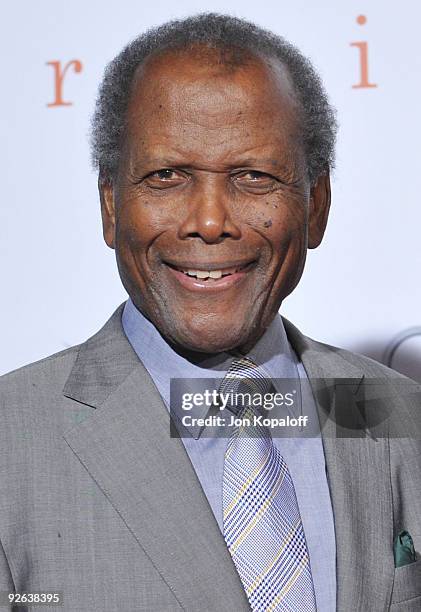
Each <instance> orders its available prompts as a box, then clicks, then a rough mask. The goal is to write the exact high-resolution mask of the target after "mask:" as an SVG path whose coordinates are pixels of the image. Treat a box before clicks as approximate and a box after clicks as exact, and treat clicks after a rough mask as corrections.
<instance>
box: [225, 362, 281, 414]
mask: <svg viewBox="0 0 421 612" xmlns="http://www.w3.org/2000/svg"><path fill="white" fill-rule="evenodd" d="M271 388H272V382H271V380H270V378H269V377H268V376H267V375H266V372H265V371H264V370H263V368H262V367H261V366H258V365H257V364H256V363H254V361H253V360H252V359H250V358H249V357H237V358H235V359H234V361H233V362H232V364H231V367H230V369H229V370H228V372H227V373H226V375H225V377H224V378H223V380H222V382H221V384H220V386H219V389H218V392H219V393H220V394H226V395H228V394H229V395H230V401H229V407H230V409H231V410H232V412H234V413H236V414H239V413H240V412H241V410H242V409H244V408H246V407H250V406H251V404H252V401H251V398H252V397H253V396H256V395H264V394H265V393H267V392H269V391H270V389H271Z"/></svg>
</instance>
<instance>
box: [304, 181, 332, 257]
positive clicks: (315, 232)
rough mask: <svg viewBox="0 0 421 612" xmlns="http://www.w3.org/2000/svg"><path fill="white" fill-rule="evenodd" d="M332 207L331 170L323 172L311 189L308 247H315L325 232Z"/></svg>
mask: <svg viewBox="0 0 421 612" xmlns="http://www.w3.org/2000/svg"><path fill="white" fill-rule="evenodd" d="M329 208H330V176H329V172H326V174H321V175H320V176H319V178H318V179H317V181H316V183H315V184H314V185H313V187H312V188H311V191H310V208H309V219H308V248H309V249H315V248H316V247H318V246H319V244H320V243H321V241H322V238H323V234H324V233H325V229H326V225H327V218H328V216H329Z"/></svg>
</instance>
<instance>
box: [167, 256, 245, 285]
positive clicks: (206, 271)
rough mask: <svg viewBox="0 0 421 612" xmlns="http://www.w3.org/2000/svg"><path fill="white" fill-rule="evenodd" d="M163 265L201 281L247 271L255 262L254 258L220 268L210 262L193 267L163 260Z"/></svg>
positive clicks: (214, 279) (210, 280)
mask: <svg viewBox="0 0 421 612" xmlns="http://www.w3.org/2000/svg"><path fill="white" fill-rule="evenodd" d="M164 263H165V265H167V266H169V267H170V268H172V269H173V270H176V271H177V272H182V273H183V274H184V275H185V276H188V277H191V278H193V279H197V280H199V281H201V282H203V281H207V282H210V283H212V282H215V281H218V280H220V279H222V278H226V277H229V276H233V275H235V274H238V273H240V272H247V271H248V270H249V269H250V268H251V267H253V265H254V264H255V263H256V262H255V260H253V261H249V262H247V263H244V264H236V265H233V266H230V267H225V266H224V267H221V268H217V267H216V266H217V265H218V264H216V265H214V264H212V265H210V264H209V265H208V266H206V267H205V266H202V267H199V266H198V267H197V268H196V267H195V266H188V265H187V266H184V265H175V264H173V263H170V262H167V261H165V262H164Z"/></svg>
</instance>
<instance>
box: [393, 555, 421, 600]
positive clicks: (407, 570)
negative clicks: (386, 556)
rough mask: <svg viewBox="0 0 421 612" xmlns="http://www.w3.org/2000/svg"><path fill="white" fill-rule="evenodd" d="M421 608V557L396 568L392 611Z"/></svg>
mask: <svg viewBox="0 0 421 612" xmlns="http://www.w3.org/2000/svg"><path fill="white" fill-rule="evenodd" d="M401 610H402V612H403V611H405V612H412V611H414V612H415V611H418V612H419V610H421V559H418V561H415V562H414V563H409V564H408V565H403V566H402V567H397V568H395V576H394V580H393V590H392V599H391V607H390V612H398V611H399V612H400V611H401Z"/></svg>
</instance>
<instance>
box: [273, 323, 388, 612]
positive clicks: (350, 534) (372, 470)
mask: <svg viewBox="0 0 421 612" xmlns="http://www.w3.org/2000/svg"><path fill="white" fill-rule="evenodd" d="M284 324H285V328H286V330H287V335H288V338H289V341H290V342H291V345H292V347H293V348H294V350H295V352H296V353H297V354H298V355H299V357H300V359H301V361H302V363H303V366H304V368H305V370H306V372H307V375H308V377H309V380H310V383H311V385H312V388H313V393H314V396H315V398H316V404H317V408H318V412H319V419H320V423H321V426H322V439H323V447H324V452H325V459H326V468H327V476H328V482H329V488H330V494H331V500H332V507H333V515H334V523H335V536H336V567H337V609H338V610H341V611H345V610H370V611H371V612H377V611H378V612H380V611H382V612H383V611H384V610H386V609H388V604H389V601H390V593H391V588H392V583H393V572H394V567H393V561H391V560H392V556H391V547H392V541H393V524H392V519H393V511H392V497H391V485H390V469H389V450H388V440H387V438H386V437H384V438H379V439H377V440H373V439H371V438H370V437H355V432H352V431H349V432H348V433H347V431H346V430H345V429H342V430H341V433H340V436H338V428H337V426H336V424H335V421H334V417H333V415H334V413H335V410H338V409H340V406H338V405H335V403H336V404H337V397H336V394H335V392H334V390H333V388H332V386H329V380H327V381H326V379H332V378H355V380H356V387H357V386H358V384H359V383H360V381H361V379H362V377H363V376H364V373H363V372H362V371H361V370H360V369H359V368H358V367H356V366H354V365H353V364H351V363H350V362H348V361H347V360H345V359H344V357H342V356H341V354H339V353H338V352H336V351H335V352H334V349H329V348H328V347H326V346H324V345H321V344H319V343H317V342H314V341H312V340H310V339H309V338H306V337H305V336H303V335H302V334H301V333H300V332H299V331H298V330H297V329H296V328H295V327H294V326H293V325H292V324H291V323H289V322H288V321H286V320H284ZM324 381H326V382H324Z"/></svg>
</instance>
